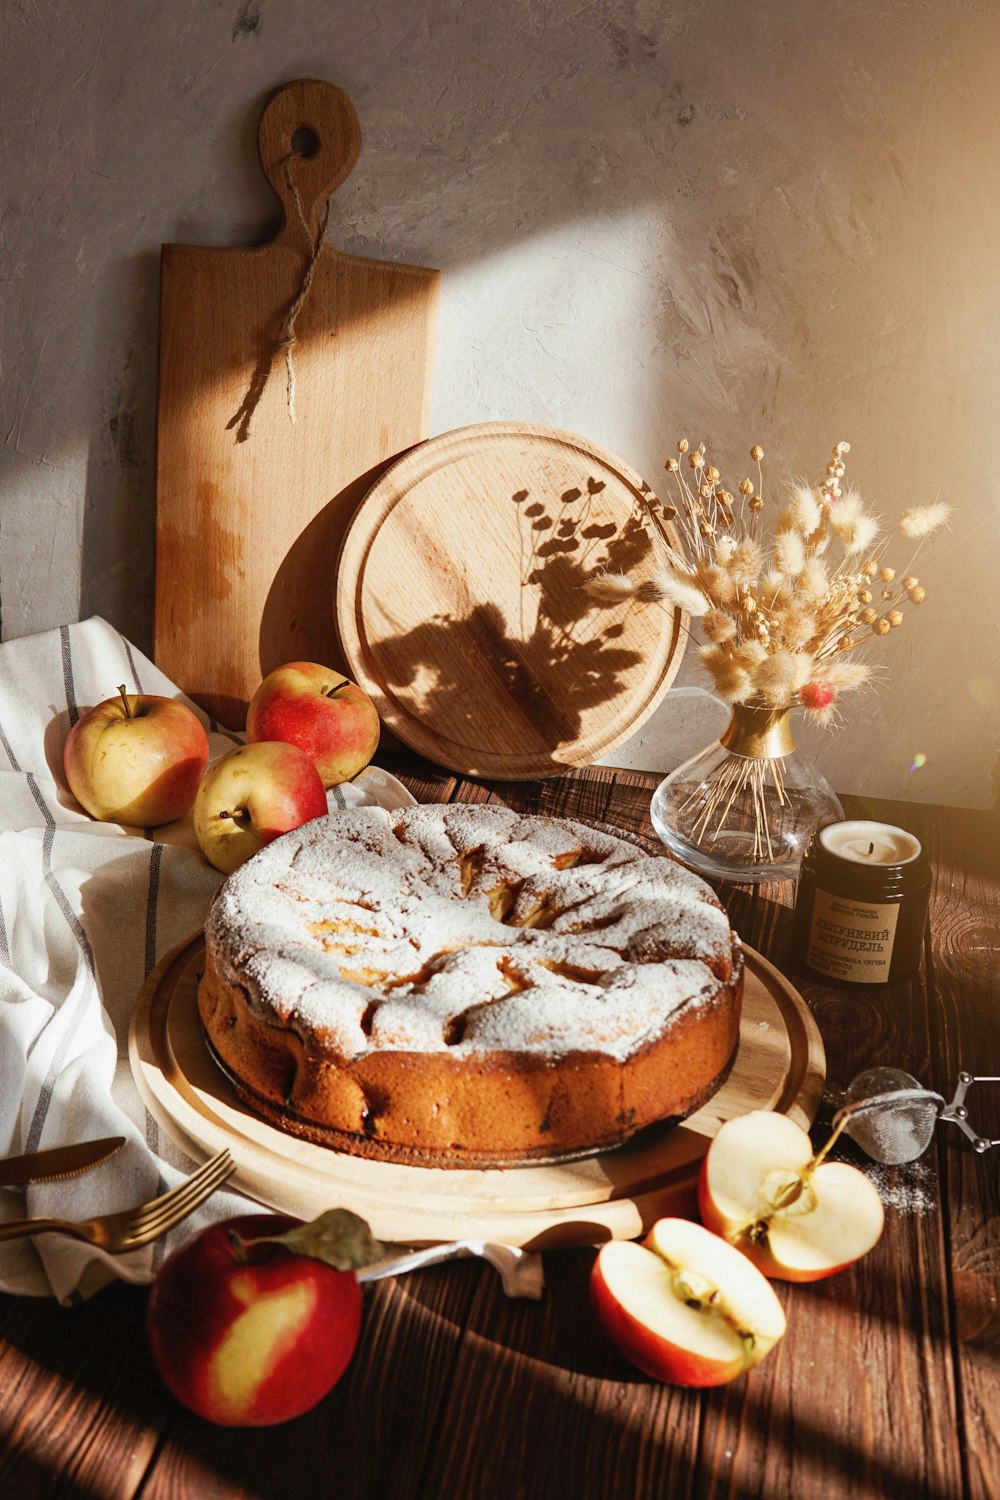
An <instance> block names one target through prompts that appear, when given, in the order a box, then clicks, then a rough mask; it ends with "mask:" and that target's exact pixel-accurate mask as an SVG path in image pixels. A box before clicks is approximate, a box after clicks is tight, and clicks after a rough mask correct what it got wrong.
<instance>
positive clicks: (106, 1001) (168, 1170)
mask: <svg viewBox="0 0 1000 1500" xmlns="http://www.w3.org/2000/svg"><path fill="white" fill-rule="evenodd" d="M119 683H124V684H125V685H126V688H127V690H128V691H129V692H143V693H156V694H161V695H163V696H164V697H170V698H180V699H181V700H182V701H184V702H188V703H189V707H191V708H193V709H194V710H195V712H196V713H197V714H198V716H199V718H200V719H201V720H202V723H203V724H204V725H205V727H206V729H207V731H208V734H209V745H210V750H211V757H212V759H213V760H215V759H217V758H218V756H219V755H221V754H223V753H224V752H225V751H226V750H227V749H229V748H231V746H232V744H233V743H234V741H237V742H238V739H239V737H238V736H235V735H233V734H231V733H229V732H228V731H220V730H219V729H218V727H217V726H216V725H215V724H214V723H212V722H211V721H210V720H208V719H207V718H206V717H205V715H204V714H202V713H201V711H200V710H199V709H197V708H196V707H195V705H194V704H191V703H190V702H189V700H187V699H184V698H183V695H182V694H181V693H179V692H178V690H177V689H176V687H175V686H174V685H173V684H172V683H171V682H170V681H169V680H168V679H167V678H166V677H164V675H163V673H162V672H160V671H159V670H158V669H157V668H156V667H155V666H154V665H153V663H152V662H150V661H149V660H148V659H147V658H146V657H145V656H143V655H142V654H141V653H140V652H139V651H137V650H136V649H135V648H134V647H132V646H131V645H130V644H129V642H128V641H126V640H125V639H124V637H122V636H121V635H119V634H118V632H117V631H115V630H114V629H112V627H111V626H110V625H108V624H107V622H106V621H104V620H101V619H96V618H95V619H92V620H88V621H85V622H84V623H81V624H75V625H66V626H63V627H62V628H61V629H59V630H50V631H45V632H43V633H41V634H39V635H34V636H26V637H24V638H22V639H20V640H14V641H7V642H4V643H3V644H2V645H0V1156H15V1155H19V1154H21V1153H22V1152H25V1151H36V1150H40V1149H41V1148H43V1147H47V1146H57V1145H64V1144H67V1143H69V1142H71V1141H81V1140H91V1139H95V1138H98V1137H102V1136H110V1135H123V1136H125V1137H126V1141H127V1144H126V1146H125V1147H124V1149H123V1150H122V1151H120V1152H119V1153H118V1155H117V1156H116V1157H114V1158H113V1160H112V1161H111V1162H109V1163H107V1164H105V1165H104V1166H101V1167H98V1168H96V1169H94V1170H93V1171H91V1172H89V1173H85V1174H84V1175H82V1176H79V1177H75V1178H70V1179H67V1180H65V1181H63V1182H54V1183H48V1184H45V1183H39V1184H34V1185H31V1186H29V1187H28V1188H26V1189H25V1188H18V1189H13V1188H6V1189H0V1221H5V1220H11V1219H19V1218H23V1217H26V1216H29V1215H30V1216H33V1217H34V1216H43V1215H44V1216H52V1217H57V1218H63V1219H85V1218H89V1217H91V1216H92V1215H93V1214H95V1213H105V1212H112V1211H114V1210H117V1209H122V1208H127V1207H129V1206H131V1205H132V1204H136V1203H141V1202H143V1201H144V1200H146V1199H148V1198H152V1197H154V1196H155V1195H156V1194H157V1193H159V1192H163V1191H165V1190H166V1189H167V1188H168V1187H173V1186H174V1185H175V1183H177V1182H180V1181H181V1179H182V1178H183V1177H184V1176H186V1175H187V1174H188V1173H189V1172H190V1171H191V1170H192V1169H193V1163H192V1162H191V1161H190V1160H189V1159H188V1158H187V1157H186V1156H185V1155H184V1153H183V1152H182V1151H180V1150H179V1149H178V1147H176V1146H175V1145H174V1144H173V1143H172V1142H171V1141H170V1139H169V1138H168V1136H167V1135H166V1133H165V1132H164V1131H163V1130H162V1129H161V1127H160V1126H159V1125H158V1124H157V1123H156V1121H155V1120H154V1119H153V1118H152V1117H151V1116H150V1115H149V1114H148V1113H147V1111H146V1109H145V1107H144V1105H143V1103H142V1100H141V1099H140V1097H139V1094H138V1092H137V1090H136V1087H135V1084H134V1082H133V1079H132V1073H131V1069H130V1067H129V1061H128V1028H129V1019H130V1016H131V1012H132V1008H133V1006H134V1004H135V1000H136V997H137V995H138V993H139V990H140V988H141V986H142V983H143V980H144V979H145V978H146V976H147V975H148V974H149V972H150V971H151V969H152V968H153V967H154V965H155V964H156V963H157V962H158V960H159V959H160V958H161V957H162V956H163V954H164V953H166V952H167V951H168V950H169V949H170V948H172V947H174V946H175V945H176V944H177V943H179V942H181V941H182V940H183V939H185V938H186V937H189V936H190V934H191V933H192V932H195V931H196V930H197V929H198V928H199V927H200V926H202V925H203V923H204V921H205V916H206V914H207V911H208V907H209V904H210V902H211V899H212V897H213V895H214V894H215V891H216V889H217V888H218V886H219V884H220V882H221V879H222V877H221V876H220V875H219V874H218V872H217V871H216V870H214V869H213V868H212V867H211V866H210V865H209V864H208V862H207V861H206V860H205V859H204V858H203V856H202V854H201V853H200V851H199V850H198V847H197V843H196V841H195V838H194V833H193V829H192V827H191V820H190V815H188V817H187V818H185V819H182V820H181V821H180V822H178V823H174V824H170V825H168V826H166V827H164V828H157V829H155V830H152V831H149V832H145V831H143V830H142V829H128V828H123V827H120V826H118V825H116V824H109V823H98V822H94V821H93V820H92V819H90V818H89V817H88V816H87V814H86V813H84V812H83V811H82V810H81V808H80V807H79V806H78V804H77V803H76V802H75V801H74V799H73V797H72V796H71V795H70V793H69V792H68V791H67V790H66V787H65V784H64V781H63V776H62V747H63V742H64V741H65V738H66V735H67V733H68V731H69V729H70V727H71V726H72V725H73V724H74V723H75V722H76V720H77V718H78V717H79V716H80V714H81V713H82V712H84V711H86V709H87V708H89V707H91V706H92V705H93V704H95V703H98V702H100V701H101V700H102V699H105V698H109V697H112V696H113V695H114V693H115V691H116V689H117V687H118V684H119ZM388 782H392V778H388ZM399 790H401V789H400V788H399V786H398V783H392V787H389V786H388V785H387V784H386V778H385V777H384V773H382V774H380V773H378V772H377V771H376V770H375V768H372V771H371V774H370V775H368V776H367V777H364V776H363V778H361V779H359V781H358V782H355V783H354V784H352V785H350V786H347V787H343V788H341V787H338V788H334V789H333V790H332V791H331V793H330V805H331V810H333V809H334V808H335V807H338V806H339V807H343V806H345V805H348V804H350V803H353V804H356V805H364V804H368V805H371V804H373V803H377V802H386V803H388V802H390V801H392V800H393V799H394V798H395V796H396V793H397V792H398V791H399ZM257 1206H258V1205H251V1204H248V1202H247V1200H245V1199H243V1198H241V1197H239V1196H238V1195H236V1194H235V1193H233V1192H228V1191H225V1190H223V1191H221V1192H218V1193H216V1194H214V1195H213V1197H212V1198H211V1199H210V1200H209V1201H208V1203H206V1204H205V1205H203V1207H202V1208H201V1209H199V1210H198V1211H197V1212H196V1213H195V1214H192V1215H191V1216H190V1218H189V1219H187V1220H186V1221H185V1222H184V1223H183V1224H181V1225H179V1226H178V1228H177V1229H176V1230H175V1231H174V1232H173V1234H172V1235H170V1236H168V1237H167V1238H166V1239H164V1240H159V1241H157V1242H156V1243H154V1244H153V1245H150V1246H147V1247H146V1248H144V1249H142V1250H137V1251H133V1252H131V1253H129V1254H128V1255H122V1256H111V1255H107V1254H106V1253H105V1252H103V1251H100V1250H97V1249H94V1248H93V1247H91V1246H89V1245H85V1244H83V1243H81V1242H78V1241H75V1240H72V1239H69V1238H66V1237H63V1236H56V1235H42V1236H36V1237H35V1238H33V1239H23V1240H15V1241H11V1242H9V1243H5V1244H0V1290H3V1291H7V1292H16V1293H28V1294H32V1295H54V1296H55V1297H57V1298H58V1299H59V1301H60V1302H63V1303H71V1302H75V1301H79V1300H81V1299H83V1298H85V1297H88V1296H90V1295H92V1294H93V1293H94V1292H96V1291H98V1290H99V1289H100V1288H101V1287H103V1286H105V1285H107V1284H108V1283H109V1282H110V1281H113V1280H115V1279H116V1278H118V1279H122V1280H125V1281H129V1282H139V1283H142V1282H148V1281H150V1280H151V1279H152V1277H153V1276H154V1275H155V1273H156V1271H157V1269H158V1267H159V1265H160V1264H161V1262H162V1260H163V1257H164V1255H165V1254H166V1253H168V1252H169V1250H170V1249H171V1248H173V1247H174V1246H175V1245H177V1244H180V1243H182V1242H183V1241H184V1240H186V1239H188V1238H189V1237H190V1236H191V1235H193V1234H195V1233H196V1232H197V1231H198V1230H200V1229H202V1228H204V1227H205V1225H206V1224H208V1223H211V1222H213V1221H215V1220H217V1219H219V1218H223V1217H227V1216H228V1215H230V1214H233V1213H239V1212H246V1211H247V1210H248V1209H252V1208H256V1207H257Z"/></svg>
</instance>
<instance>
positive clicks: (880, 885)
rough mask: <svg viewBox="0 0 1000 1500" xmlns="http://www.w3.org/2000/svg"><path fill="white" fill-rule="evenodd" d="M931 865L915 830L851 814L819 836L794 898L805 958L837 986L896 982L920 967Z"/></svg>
mask: <svg viewBox="0 0 1000 1500" xmlns="http://www.w3.org/2000/svg"><path fill="white" fill-rule="evenodd" d="M930 881H931V877H930V866H929V863H928V861H927V857H926V855H925V854H924V852H923V850H922V848H921V846H920V842H919V840H918V839H916V838H915V837H914V836H913V834H912V833H907V832H906V830H905V829H903V828H896V827H894V826H893V825H892V824H889V823H874V822H869V821H866V820H863V819H851V820H847V821H845V822H842V823H831V824H828V825H827V827H826V828H822V829H820V830H819V832H818V833H817V834H816V835H815V837H814V838H813V840H812V843H811V844H810V846H809V850H808V853H807V854H806V857H805V859H804V860H803V862H802V874H801V877H800V880H799V889H798V895H797V899H796V903H795V930H794V942H795V948H796V952H797V956H798V957H799V959H800V960H801V961H802V962H803V963H804V964H805V965H806V966H807V967H808V968H809V969H811V970H812V971H813V973H815V974H821V975H822V976H823V977H824V978H827V979H832V980H835V981H836V982H837V983H838V984H895V983H897V982H898V981H900V980H903V979H909V978H910V977H911V975H913V974H915V973H916V971H917V969H918V968H919V966H920V953H921V948H922V946H923V936H924V927H925V925H926V921H927V903H928V898H929V895H930Z"/></svg>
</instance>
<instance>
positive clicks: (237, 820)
mask: <svg viewBox="0 0 1000 1500" xmlns="http://www.w3.org/2000/svg"><path fill="white" fill-rule="evenodd" d="M326 811H327V805H326V791H325V790H324V787H323V781H322V778H321V777H320V774H319V772H318V771H317V769H316V767H315V766H314V765H313V763H312V761H311V760H310V759H309V757H308V755H306V754H305V752H304V751H302V750H297V749H296V748H295V746H294V745H283V744H278V743H277V742H276V741H270V740H265V741H263V742H262V743H261V744H259V745H239V746H238V747H237V748H236V749H235V750H229V751H227V752H226V754H225V755H224V756H223V757H222V758H221V760H217V761H216V762H215V764H214V765H213V766H211V767H210V769H209V770H208V771H207V772H206V773H205V777H204V779H203V781H202V783H201V786H200V787H199V788H198V795H197V797H196V798H195V803H194V831H195V835H196V837H197V839H198V843H199V844H200V846H201V851H202V853H203V854H204V856H205V858H206V859H207V860H209V861H210V863H211V864H213V865H214V866H215V868H216V869H217V870H221V871H222V872H223V874H225V875H229V874H231V873H232V871H233V870H235V869H236V868H237V866H238V865H241V864H242V863H243V861H244V860H245V859H249V858H250V856H251V854H256V853H257V850H258V849H260V848H261V847H262V846H263V845H264V844H269V843H270V842H271V840H272V839H276V838H277V837H278V836H279V834H282V833H288V832H289V830H290V829H292V828H299V827H301V825H302V824H303V823H308V822H309V821H310V819H312V818H321V817H323V816H324V814H325V813H326Z"/></svg>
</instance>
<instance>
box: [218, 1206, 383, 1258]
mask: <svg viewBox="0 0 1000 1500" xmlns="http://www.w3.org/2000/svg"><path fill="white" fill-rule="evenodd" d="M234 1238H238V1237H236V1236H234ZM240 1243H241V1244H242V1245H243V1246H250V1245H282V1246H284V1248H285V1249H286V1250H290V1251H291V1253H292V1254H293V1255H308V1256H310V1257H311V1258H312V1259H313V1260H322V1261H325V1263H326V1264H327V1265H328V1266H333V1267H334V1268H335V1269H336V1270H338V1271H360V1270H361V1268H362V1267H363V1266H370V1265H371V1264H372V1263H373V1262H374V1261H377V1260H382V1259H384V1257H385V1254H386V1248H385V1246H384V1245H383V1244H382V1243H381V1242H380V1241H379V1240H377V1239H376V1238H375V1236H374V1235H373V1234H372V1232H371V1230H370V1229H369V1227H368V1225H367V1223H366V1221H365V1220H364V1219H362V1218H361V1217H360V1216H359V1215H358V1214H354V1213H352V1212H351V1210H350V1209H349V1208H328V1209H327V1210H326V1212H325V1213H322V1214H320V1216H319V1218H318V1219H313V1220H312V1221H311V1222H310V1223H308V1224H296V1225H295V1226H294V1228H292V1229H286V1230H285V1232H284V1233H283V1234H264V1235H261V1236H260V1237H259V1238H258V1239H253V1240H244V1239H241V1240H240Z"/></svg>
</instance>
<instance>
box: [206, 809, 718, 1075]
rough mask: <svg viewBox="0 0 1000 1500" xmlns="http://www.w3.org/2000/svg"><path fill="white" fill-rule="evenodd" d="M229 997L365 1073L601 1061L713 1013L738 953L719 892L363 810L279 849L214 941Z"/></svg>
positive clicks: (326, 822) (574, 828)
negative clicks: (707, 1004)
mask: <svg viewBox="0 0 1000 1500" xmlns="http://www.w3.org/2000/svg"><path fill="white" fill-rule="evenodd" d="M206 936H207V942H208V945H209V950H210V953H211V955H212V957H213V960H214V962H215V964H216V967H217V968H218V970H219V972H220V974H221V976H222V978H223V979H224V980H226V981H227V982H229V983H235V984H239V985H240V986H242V988H243V989H244V990H245V991H246V993H247V994H248V996H249V998H250V1003H251V1005H253V1006H255V1007H257V1008H258V1009H259V1010H260V1011H262V1012H266V1013H268V1014H270V1015H272V1016H276V1017H277V1018H278V1019H279V1021H280V1022H281V1023H282V1024H284V1025H289V1026H293V1027H300V1028H301V1029H303V1030H308V1031H313V1032H319V1033H321V1034H322V1036H323V1038H324V1040H325V1042H326V1043H328V1044H329V1045H330V1046H332V1047H334V1048H335V1049H336V1050H337V1051H338V1052H339V1053H341V1054H342V1055H343V1056H345V1057H348V1058H353V1057H358V1056H361V1055H363V1054H364V1053H366V1052H368V1051H370V1050H373V1049H379V1048H381V1049H384V1048H390V1049H401V1048H405V1049H408V1050H413V1051H423V1052H437V1051H442V1050H445V1049H447V1050H449V1051H450V1052H451V1053H452V1054H453V1055H455V1056H459V1057H461V1056H471V1055H475V1054H476V1053H477V1052H481V1051H484V1050H495V1049H503V1050H510V1051H520V1052H528V1053H539V1054H543V1055H554V1056H559V1055H565V1054H566V1053H569V1052H574V1051H595V1050H596V1051H600V1052H601V1053H605V1054H608V1055H610V1056H612V1057H615V1058H618V1059H622V1060H624V1059H625V1058H627V1057H629V1056H630V1055H632V1054H633V1053H634V1052H635V1050H636V1049H637V1048H638V1047H640V1046H642V1045H643V1044H644V1043H645V1042H646V1041H649V1040H653V1039H654V1038H656V1037H657V1036H659V1035H661V1034H662V1033H663V1031H664V1030H665V1029H666V1027H667V1026H668V1025H669V1024H670V1023H671V1020H672V1018H673V1017H674V1016H675V1015H676V1014H677V1012H678V1011H679V1010H680V1009H681V1008H682V1007H684V1006H691V1005H697V1004H699V1003H701V1002H703V1001H707V1000H709V999H711V998H712V997H713V996H714V995H715V994H716V993H717V992H718V988H719V982H720V980H726V979H728V977H729V973H730V970H731V966H732V956H733V952H734V944H735V943H736V941H737V940H735V939H734V937H733V935H732V933H731V930H730V927H729V922H728V920H727V918H726V916H725V913H724V912H723V911H722V909H721V907H720V906H719V904H718V902H717V900H716V898H715V896H714V894H713V893H712V891H711V890H710V888H709V887H708V886H707V885H706V884H705V883H704V882H703V881H701V880H700V879H699V878H698V877H697V876H695V875H692V874H691V873H690V872H689V871H687V870H684V869H683V868H682V867H681V866H679V865H675V864H673V863H672V862H670V861H668V860H666V859H663V858H659V857H656V856H652V855H648V854H646V853H645V852H644V851H643V850H641V849H639V848H636V847H635V846H634V845H632V844H630V843H628V842H626V841H625V840H623V839H616V838H613V837H612V836H610V835H608V834H604V833H601V832H598V831H596V830H594V829H591V828H589V827H586V826H585V825H583V824H578V823H574V822H572V821H570V820H568V819H560V818H544V817H524V816H522V815H520V814H518V813H515V812H512V811H510V810H509V809H507V808H497V807H492V806H490V807H484V806H481V805H467V804H455V805H450V806H439V805H432V806H423V807H414V808H408V809H406V810H404V811H401V812H399V811H387V810H385V809H383V808H359V809H353V810H351V811H349V812H346V813H341V814H339V815H337V816H336V817H331V818H326V819H318V820H316V821H315V822H312V823H309V824H307V825H306V826H305V827H304V828H302V829H298V830H296V831H295V832H294V833H290V834H286V835H285V836H284V837H283V838H281V839H278V840H276V841H275V842H274V843H272V844H270V845H268V846H267V847H266V848H265V849H264V850H262V851H261V852H260V853H259V854H257V855H256V856H254V858H253V859H252V860H249V861H248V862H247V863H246V864H245V865H243V866H242V867H241V868H240V869H239V870H238V871H237V872H236V873H235V874H234V875H232V876H231V877H230V878H229V880H228V881H227V882H226V883H225V885H224V886H223V888H222V891H221V892H220V894H219V896H218V898H217V900H216V902H215V904H214V906H213V908H212V911H211V914H210V917H209V921H208V926H207V929H206Z"/></svg>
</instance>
